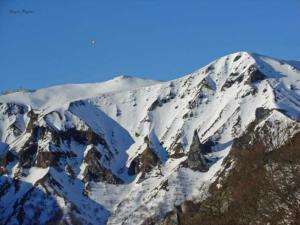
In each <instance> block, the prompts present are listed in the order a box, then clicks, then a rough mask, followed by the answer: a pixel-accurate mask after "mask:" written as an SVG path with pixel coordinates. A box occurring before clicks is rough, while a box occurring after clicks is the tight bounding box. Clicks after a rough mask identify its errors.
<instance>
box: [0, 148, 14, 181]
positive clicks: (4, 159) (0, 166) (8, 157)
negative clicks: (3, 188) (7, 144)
mask: <svg viewBox="0 0 300 225" xmlns="http://www.w3.org/2000/svg"><path fill="white" fill-rule="evenodd" d="M16 158H17V157H16V156H15V155H14V154H13V153H12V152H11V151H10V150H9V149H8V148H7V149H6V150H5V152H4V153H3V154H2V155H0V175H2V174H5V173H6V169H5V168H6V166H7V165H8V164H9V163H10V162H13V161H14V160H15V159H16Z"/></svg>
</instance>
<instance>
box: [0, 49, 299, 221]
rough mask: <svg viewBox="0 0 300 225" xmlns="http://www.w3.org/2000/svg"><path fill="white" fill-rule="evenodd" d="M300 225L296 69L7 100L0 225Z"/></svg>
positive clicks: (249, 68) (229, 59) (230, 72)
mask: <svg viewBox="0 0 300 225" xmlns="http://www.w3.org/2000/svg"><path fill="white" fill-rule="evenodd" d="M2 82H5V81H2ZM299 221H300V62H299V61H287V60H279V59H274V58H271V57H267V56H262V55H259V54H254V53H248V52H238V53H234V54H230V55H227V56H224V57H221V58H220V59H217V60H215V61H213V62H212V63H210V64H209V65H207V66H205V67H203V68H201V69H199V70H198V71H196V72H193V73H191V74H188V75H186V76H184V77H182V78H179V79H176V80H172V81H154V80H144V79H139V78H134V77H128V76H119V77H116V78H114V79H112V80H109V81H106V82H102V83H94V84H67V85H61V86H54V87H49V88H44V89H39V90H34V91H17V92H12V93H7V94H3V95H1V96H0V224H9V225H10V224H22V225H26V224H82V225H86V224H92V225H103V224H109V225H121V224H122V225H152V224H159V225H244V224H245V225H246V224H247V225H259V224H269V225H273V224H282V225H288V224H290V225H296V224H299V223H300V222H299Z"/></svg>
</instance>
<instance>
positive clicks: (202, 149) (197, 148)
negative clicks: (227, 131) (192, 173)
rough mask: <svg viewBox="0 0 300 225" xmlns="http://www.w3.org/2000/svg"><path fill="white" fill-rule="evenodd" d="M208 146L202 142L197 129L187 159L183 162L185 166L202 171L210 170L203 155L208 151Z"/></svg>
mask: <svg viewBox="0 0 300 225" xmlns="http://www.w3.org/2000/svg"><path fill="white" fill-rule="evenodd" d="M207 148H208V147H207V146H206V145H203V144H201V143H200V140H199V137H198V134H197V132H196V131H195V132H194V136H193V140H192V144H191V146H190V149H189V152H188V155H187V159H186V160H185V161H184V162H183V166H184V167H188V168H190V169H192V170H197V171H200V172H206V171H208V165H207V162H206V160H205V157H204V155H203V154H204V153H206V152H207V151H208V149H207Z"/></svg>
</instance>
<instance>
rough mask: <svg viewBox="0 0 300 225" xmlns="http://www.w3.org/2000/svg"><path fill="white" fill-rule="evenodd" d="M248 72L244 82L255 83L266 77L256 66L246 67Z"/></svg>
mask: <svg viewBox="0 0 300 225" xmlns="http://www.w3.org/2000/svg"><path fill="white" fill-rule="evenodd" d="M248 74H249V78H248V79H247V80H246V81H245V84H251V83H255V82H257V81H261V80H264V79H265V78H266V75H265V74H263V73H262V72H261V71H260V70H259V69H258V68H257V67H256V66H251V67H250V68H249V69H248Z"/></svg>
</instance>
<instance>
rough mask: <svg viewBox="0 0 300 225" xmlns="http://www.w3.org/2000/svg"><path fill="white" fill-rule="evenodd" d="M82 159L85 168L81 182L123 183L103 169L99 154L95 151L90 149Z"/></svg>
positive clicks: (92, 148)
mask: <svg viewBox="0 0 300 225" xmlns="http://www.w3.org/2000/svg"><path fill="white" fill-rule="evenodd" d="M87 151H88V152H87V153H86V155H85V157H84V162H85V163H86V165H87V166H86V168H85V170H84V172H83V180H84V181H85V182H89V181H95V182H107V183H109V184H122V183H123V181H122V180H121V179H120V178H118V177H116V176H115V175H113V174H112V172H111V171H110V170H108V169H106V168H104V167H103V166H102V165H101V163H100V160H101V157H102V156H101V154H100V153H99V151H98V150H97V149H95V148H94V147H91V148H90V149H89V150H87Z"/></svg>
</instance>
